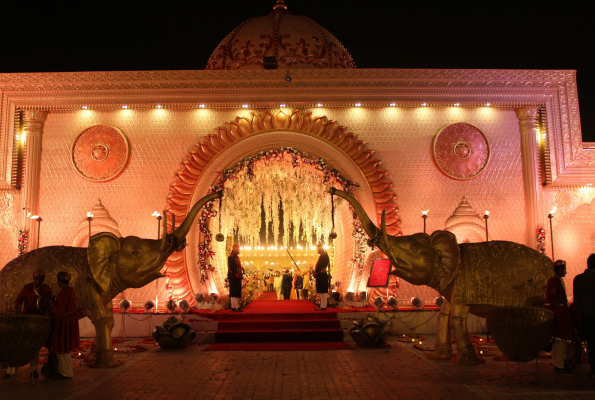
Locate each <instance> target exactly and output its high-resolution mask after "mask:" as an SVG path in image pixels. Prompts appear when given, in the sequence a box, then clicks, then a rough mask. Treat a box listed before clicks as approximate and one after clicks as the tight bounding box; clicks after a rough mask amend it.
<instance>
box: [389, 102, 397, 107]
mask: <svg viewBox="0 0 595 400" xmlns="http://www.w3.org/2000/svg"><path fill="white" fill-rule="evenodd" d="M396 105H397V104H396V103H390V104H389V106H391V107H395V106H396Z"/></svg>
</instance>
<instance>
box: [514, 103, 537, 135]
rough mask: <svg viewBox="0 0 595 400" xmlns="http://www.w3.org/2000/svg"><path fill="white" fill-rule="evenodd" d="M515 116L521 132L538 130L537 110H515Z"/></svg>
mask: <svg viewBox="0 0 595 400" xmlns="http://www.w3.org/2000/svg"><path fill="white" fill-rule="evenodd" d="M516 115H517V118H518V119H519V122H520V123H521V132H524V131H527V130H530V129H539V109H538V108H517V109H516Z"/></svg>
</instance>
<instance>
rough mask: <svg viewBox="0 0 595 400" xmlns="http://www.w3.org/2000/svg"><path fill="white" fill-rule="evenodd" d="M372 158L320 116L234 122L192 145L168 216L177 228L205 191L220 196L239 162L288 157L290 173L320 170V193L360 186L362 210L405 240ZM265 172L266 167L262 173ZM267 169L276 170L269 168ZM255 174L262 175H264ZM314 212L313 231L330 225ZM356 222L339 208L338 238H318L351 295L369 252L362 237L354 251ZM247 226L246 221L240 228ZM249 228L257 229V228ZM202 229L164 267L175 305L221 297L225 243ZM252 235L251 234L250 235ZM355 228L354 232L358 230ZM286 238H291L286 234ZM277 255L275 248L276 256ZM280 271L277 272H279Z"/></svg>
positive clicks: (277, 114)
mask: <svg viewBox="0 0 595 400" xmlns="http://www.w3.org/2000/svg"><path fill="white" fill-rule="evenodd" d="M279 146H285V147H281V148H280V147H279ZM257 153H258V154H259V156H257ZM374 154H375V152H374V151H373V150H371V149H368V148H367V146H366V144H365V143H364V142H362V141H361V140H359V139H358V137H357V135H356V134H354V133H351V132H348V130H347V128H346V127H344V126H341V125H340V124H338V123H337V122H335V121H330V120H328V118H326V117H325V116H316V115H313V113H312V112H307V113H301V112H300V111H299V110H293V111H284V110H283V109H278V110H275V111H268V110H267V111H264V112H262V113H258V114H256V113H252V114H251V115H250V116H247V117H238V118H236V119H235V120H234V121H231V122H228V123H227V124H225V125H224V126H222V127H220V128H217V129H215V133H214V134H211V135H207V136H206V137H205V138H204V140H203V141H201V143H199V144H198V145H196V149H195V150H193V151H191V152H190V154H189V155H188V157H187V158H188V160H187V161H185V162H184V163H183V167H182V169H181V171H179V172H178V174H177V176H176V178H175V181H174V183H173V184H172V190H171V191H170V196H169V198H168V206H167V208H166V209H167V211H169V212H171V213H172V214H174V215H175V216H176V220H177V221H181V220H183V218H184V217H185V215H186V213H187V212H188V210H189V207H190V206H191V204H192V203H193V202H194V201H195V199H196V198H197V196H198V197H200V196H203V195H204V194H205V189H206V190H211V191H213V190H223V191H224V193H225V187H224V186H225V185H224V183H223V182H224V181H226V180H227V179H228V176H227V175H230V177H231V178H235V179H237V178H236V177H235V176H231V175H233V173H232V172H229V168H230V167H231V166H233V165H237V164H238V162H239V161H240V160H242V162H240V165H241V164H242V163H244V164H245V163H248V160H250V162H253V160H256V159H259V158H263V159H264V161H265V162H266V163H269V161H268V160H271V162H272V159H273V158H274V159H281V158H285V159H286V161H288V162H289V163H290V164H292V168H295V169H300V168H311V169H313V170H315V171H318V172H319V175H320V176H319V178H320V179H322V180H324V182H321V183H323V184H324V185H323V186H326V187H330V186H338V187H341V188H344V189H348V190H349V191H353V190H354V189H355V188H356V187H359V190H358V197H359V198H360V199H361V201H362V203H363V204H366V206H367V209H368V211H370V212H371V213H373V214H376V215H378V218H379V215H380V214H382V212H383V211H384V212H385V214H386V215H387V226H388V229H389V232H390V233H391V234H393V235H399V234H402V233H401V229H400V219H399V216H398V207H397V203H396V195H395V193H394V192H393V190H392V189H393V185H392V183H391V182H390V179H389V177H388V172H387V171H386V170H385V169H383V168H381V166H382V162H381V160H379V159H378V158H376V157H374ZM264 168H265V169H266V168H267V167H266V166H264ZM270 168H271V169H272V168H274V166H273V165H270ZM236 169H237V170H238V171H236V173H237V172H239V169H241V168H238V167H236ZM214 171H220V176H219V177H218V178H217V179H216V182H215V181H214V180H213V175H215V174H214ZM257 172H258V171H257ZM258 173H259V174H262V173H263V171H260V172H258ZM347 177H349V178H347ZM222 178H224V179H222ZM255 179H258V176H255ZM288 179H293V178H288ZM300 184H304V185H307V184H308V182H295V187H296V188H297V190H300V187H299V186H300ZM303 190H308V187H304V188H303ZM315 195H316V196H318V197H321V196H322V195H323V194H322V193H321V192H320V190H319V192H318V193H315ZM330 202H331V199H330V195H329V194H326V203H327V205H330ZM226 204H227V205H228V206H231V205H232V203H231V202H226V200H225V195H224V200H223V205H224V206H225V205H226ZM319 204H322V203H319ZM252 207H257V208H260V207H259V206H258V205H252ZM275 207H276V206H275V205H273V206H272V208H275ZM266 208H267V209H268V208H269V207H266ZM286 209H287V208H286ZM215 210H217V211H215ZM213 211H215V212H213ZM295 211H296V212H299V211H301V210H295ZM319 211H320V212H321V214H316V215H317V218H314V220H313V221H311V222H310V224H312V223H314V225H316V220H320V221H322V220H323V219H326V220H330V217H331V215H330V211H331V210H330V207H326V208H323V209H322V210H319ZM216 212H218V206H217V207H215V206H214V207H213V208H212V210H208V211H205V212H204V213H203V216H201V217H200V218H208V217H209V216H212V215H215V214H216ZM226 213H227V214H226ZM327 213H328V214H327ZM258 214H260V213H258ZM325 214H326V215H325ZM223 215H227V216H228V217H229V216H230V213H229V211H228V210H227V209H225V208H223ZM313 215H314V214H313ZM353 218H354V217H353V215H352V212H351V211H349V207H348V206H347V205H346V204H342V205H340V206H338V208H337V212H336V221H337V225H336V229H337V233H339V232H340V235H338V239H337V240H336V241H334V243H330V240H329V239H328V235H329V234H330V233H331V232H330V231H329V229H328V228H329V225H328V223H327V224H326V226H325V229H322V227H323V225H325V224H323V223H321V224H319V225H320V227H321V230H320V232H319V233H318V235H317V239H318V240H321V241H323V240H324V241H328V243H329V244H330V245H332V246H333V247H334V255H335V257H334V261H335V262H334V279H335V280H336V281H341V280H342V282H348V284H347V285H346V290H349V291H351V292H356V291H358V290H359V289H360V285H361V278H362V272H363V267H364V263H363V260H364V258H365V255H366V249H365V246H363V235H359V236H360V237H359V244H360V245H359V246H358V245H357V243H358V240H357V237H358V236H357V233H356V235H355V236H354V235H353V230H354V227H353V225H354V223H353ZM350 219H351V221H350ZM247 223H248V222H244V224H247ZM250 223H251V224H254V221H251V222H250ZM199 224H203V226H204V227H205V228H207V230H208V231H206V230H205V229H204V228H203V229H200V230H198V231H197V233H196V234H194V235H190V237H189V239H188V242H189V246H188V248H187V249H186V251H185V254H184V256H183V257H179V258H177V259H175V260H171V259H170V260H169V261H168V263H167V264H166V267H165V271H166V272H165V273H166V275H167V279H168V281H167V283H166V285H167V290H169V291H170V294H171V296H172V297H173V298H177V299H182V298H185V299H187V300H192V294H193V293H199V292H205V294H206V295H209V294H210V293H216V294H219V293H222V292H223V290H222V289H223V281H224V279H225V275H226V272H227V265H226V262H227V261H226V257H227V256H226V254H225V243H224V242H222V243H217V242H216V241H214V240H213V233H212V232H211V230H209V227H208V226H207V225H206V224H207V221H205V220H204V219H203V220H200V219H199ZM356 224H357V222H356ZM211 226H213V224H211ZM222 226H224V227H227V232H226V233H229V228H230V226H229V221H225V220H224V221H223V222H222ZM257 226H258V231H260V215H258V223H257ZM286 226H288V224H286ZM298 226H299V225H298ZM254 229H255V228H254V227H253V228H252V230H253V231H254ZM355 229H356V230H357V227H355ZM285 234H286V235H287V236H288V231H287V230H286V233H285ZM362 234H363V232H362ZM205 236H206V237H205ZM205 241H207V243H205ZM196 242H198V244H196ZM287 243H288V241H287V238H286V240H285V242H284V244H285V246H286V247H287ZM311 245H312V243H311V242H309V243H308V246H306V248H305V249H300V250H298V249H297V248H296V251H300V252H301V251H302V250H303V252H304V253H307V251H308V247H310V246H311ZM206 246H208V250H207V249H206V248H205V247H206ZM197 247H198V248H199V251H198V254H192V253H191V252H192V251H194V249H196V248H197ZM227 247H229V245H228V246H227ZM250 247H252V246H250ZM275 247H277V245H275ZM281 247H283V246H281ZM251 250H252V249H251ZM271 250H272V249H263V251H264V252H265V253H268V254H269V256H271V255H272V254H270V253H271ZM277 251H278V249H275V250H274V251H273V253H276V252H277ZM273 257H274V256H273ZM211 259H212V260H211ZM290 264H291V263H290V262H289V261H287V262H285V263H283V265H284V266H289V265H290ZM283 265H280V266H278V267H277V268H279V267H282V268H283ZM364 290H365V286H364Z"/></svg>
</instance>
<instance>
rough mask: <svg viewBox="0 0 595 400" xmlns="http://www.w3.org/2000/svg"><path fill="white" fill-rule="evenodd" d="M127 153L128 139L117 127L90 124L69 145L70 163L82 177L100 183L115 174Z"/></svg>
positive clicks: (123, 164) (122, 165)
mask: <svg viewBox="0 0 595 400" xmlns="http://www.w3.org/2000/svg"><path fill="white" fill-rule="evenodd" d="M129 155H130V151H129V146H128V139H127V138H126V136H125V135H124V134H123V133H122V132H121V131H120V130H119V129H117V128H114V127H112V126H108V125H94V126H92V127H90V128H87V129H85V130H84V131H83V132H82V133H81V134H80V135H79V136H78V137H77V138H76V140H75V141H74V143H73V145H72V163H73V165H74V168H75V169H76V171H77V172H78V173H79V174H81V175H82V176H83V178H85V179H88V180H90V181H94V182H103V181H107V180H110V179H113V178H115V177H116V176H118V175H119V174H120V173H121V172H122V170H123V169H124V167H125V166H126V163H127V162H128V156H129Z"/></svg>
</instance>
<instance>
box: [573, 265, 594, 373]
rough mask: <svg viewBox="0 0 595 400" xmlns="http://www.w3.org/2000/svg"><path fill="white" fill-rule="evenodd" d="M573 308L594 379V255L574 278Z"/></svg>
mask: <svg viewBox="0 0 595 400" xmlns="http://www.w3.org/2000/svg"><path fill="white" fill-rule="evenodd" d="M574 306H575V308H576V312H577V313H578V315H579V316H580V317H581V321H582V323H583V328H584V329H585V336H586V339H587V351H588V352H589V353H588V354H589V365H590V366H591V377H595V253H594V254H591V255H590V256H589V258H587V270H586V271H585V272H583V273H582V274H580V275H577V276H576V277H575V278H574Z"/></svg>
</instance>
